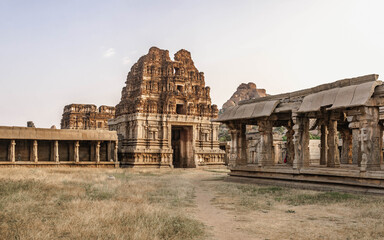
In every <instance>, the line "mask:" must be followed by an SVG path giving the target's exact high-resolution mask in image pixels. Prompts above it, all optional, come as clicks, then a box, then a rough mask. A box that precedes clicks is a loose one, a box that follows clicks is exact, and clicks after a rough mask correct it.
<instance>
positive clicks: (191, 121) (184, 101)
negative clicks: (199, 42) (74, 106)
mask: <svg viewBox="0 0 384 240" xmlns="http://www.w3.org/2000/svg"><path fill="white" fill-rule="evenodd" d="M217 113H218V110H217V106H216V105H211V98H210V88H209V87H206V86H205V80H204V74H203V73H202V72H199V71H198V70H197V69H196V67H195V66H194V63H193V61H192V58H191V54H190V53H189V52H188V51H186V50H180V51H178V52H177V53H176V54H175V60H174V61H172V60H171V59H170V57H169V52H168V51H167V50H161V49H159V48H156V47H152V48H151V49H150V50H149V52H148V54H147V55H145V56H143V57H141V58H140V59H139V60H138V61H137V63H135V64H134V65H133V66H132V68H131V71H130V72H129V73H128V76H127V81H126V86H125V87H124V88H123V90H122V97H121V101H120V103H119V104H118V105H117V106H116V117H115V119H112V120H110V121H109V126H110V129H111V130H116V131H117V133H118V136H119V151H120V159H121V164H122V165H123V166H130V167H140V166H156V167H159V166H160V167H161V166H167V167H197V166H203V165H223V164H224V154H225V152H224V151H222V150H220V149H219V142H218V125H219V124H218V123H213V122H211V119H212V118H216V117H217Z"/></svg>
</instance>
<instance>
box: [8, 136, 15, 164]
mask: <svg viewBox="0 0 384 240" xmlns="http://www.w3.org/2000/svg"><path fill="white" fill-rule="evenodd" d="M8 160H9V161H10V162H13V163H14V162H16V141H15V140H11V142H10V144H9V149H8Z"/></svg>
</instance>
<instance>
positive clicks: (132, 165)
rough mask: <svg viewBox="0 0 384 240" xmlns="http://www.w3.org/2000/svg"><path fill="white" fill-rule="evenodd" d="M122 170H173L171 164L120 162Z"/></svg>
mask: <svg viewBox="0 0 384 240" xmlns="http://www.w3.org/2000/svg"><path fill="white" fill-rule="evenodd" d="M120 167H122V168H173V166H172V165H169V164H159V163H130V162H120Z"/></svg>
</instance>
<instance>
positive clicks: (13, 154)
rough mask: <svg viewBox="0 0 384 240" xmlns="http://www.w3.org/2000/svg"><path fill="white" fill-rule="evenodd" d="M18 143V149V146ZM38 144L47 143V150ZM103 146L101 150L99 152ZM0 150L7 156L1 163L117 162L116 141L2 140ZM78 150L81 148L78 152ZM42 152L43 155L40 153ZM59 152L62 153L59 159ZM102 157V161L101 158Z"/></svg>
mask: <svg viewBox="0 0 384 240" xmlns="http://www.w3.org/2000/svg"><path fill="white" fill-rule="evenodd" d="M17 142H19V143H20V145H21V146H20V149H18V147H19V146H18V144H17ZM39 143H47V144H45V145H44V146H47V145H48V146H50V147H49V148H46V147H44V148H43V147H42V148H41V149H40V148H39ZM101 146H103V150H101ZM0 147H2V149H3V148H4V149H5V148H7V150H8V151H7V154H3V156H2V158H0V162H2V163H7V162H9V163H16V162H25V161H23V160H25V159H28V160H29V162H33V163H36V164H38V163H39V162H40V163H42V162H44V163H45V162H47V159H48V162H55V163H60V162H66V163H68V162H74V163H81V162H94V163H98V164H102V163H103V162H104V163H105V162H114V163H117V161H118V142H117V141H79V140H75V141H60V140H33V139H17V140H16V139H11V140H8V139H2V140H1V142H0ZM80 148H82V149H81V150H80ZM42 151H44V153H42ZM59 152H64V153H65V156H63V157H61V156H60V154H59ZM39 155H44V160H42V161H41V160H40V159H39ZM101 156H103V159H102V158H101Z"/></svg>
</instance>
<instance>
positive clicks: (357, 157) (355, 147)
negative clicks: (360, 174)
mask: <svg viewBox="0 0 384 240" xmlns="http://www.w3.org/2000/svg"><path fill="white" fill-rule="evenodd" d="M348 121H349V122H350V123H349V125H348V127H349V128H350V129H352V164H356V165H358V166H360V163H361V142H360V123H359V122H357V120H356V119H355V117H353V116H349V117H348Z"/></svg>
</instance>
